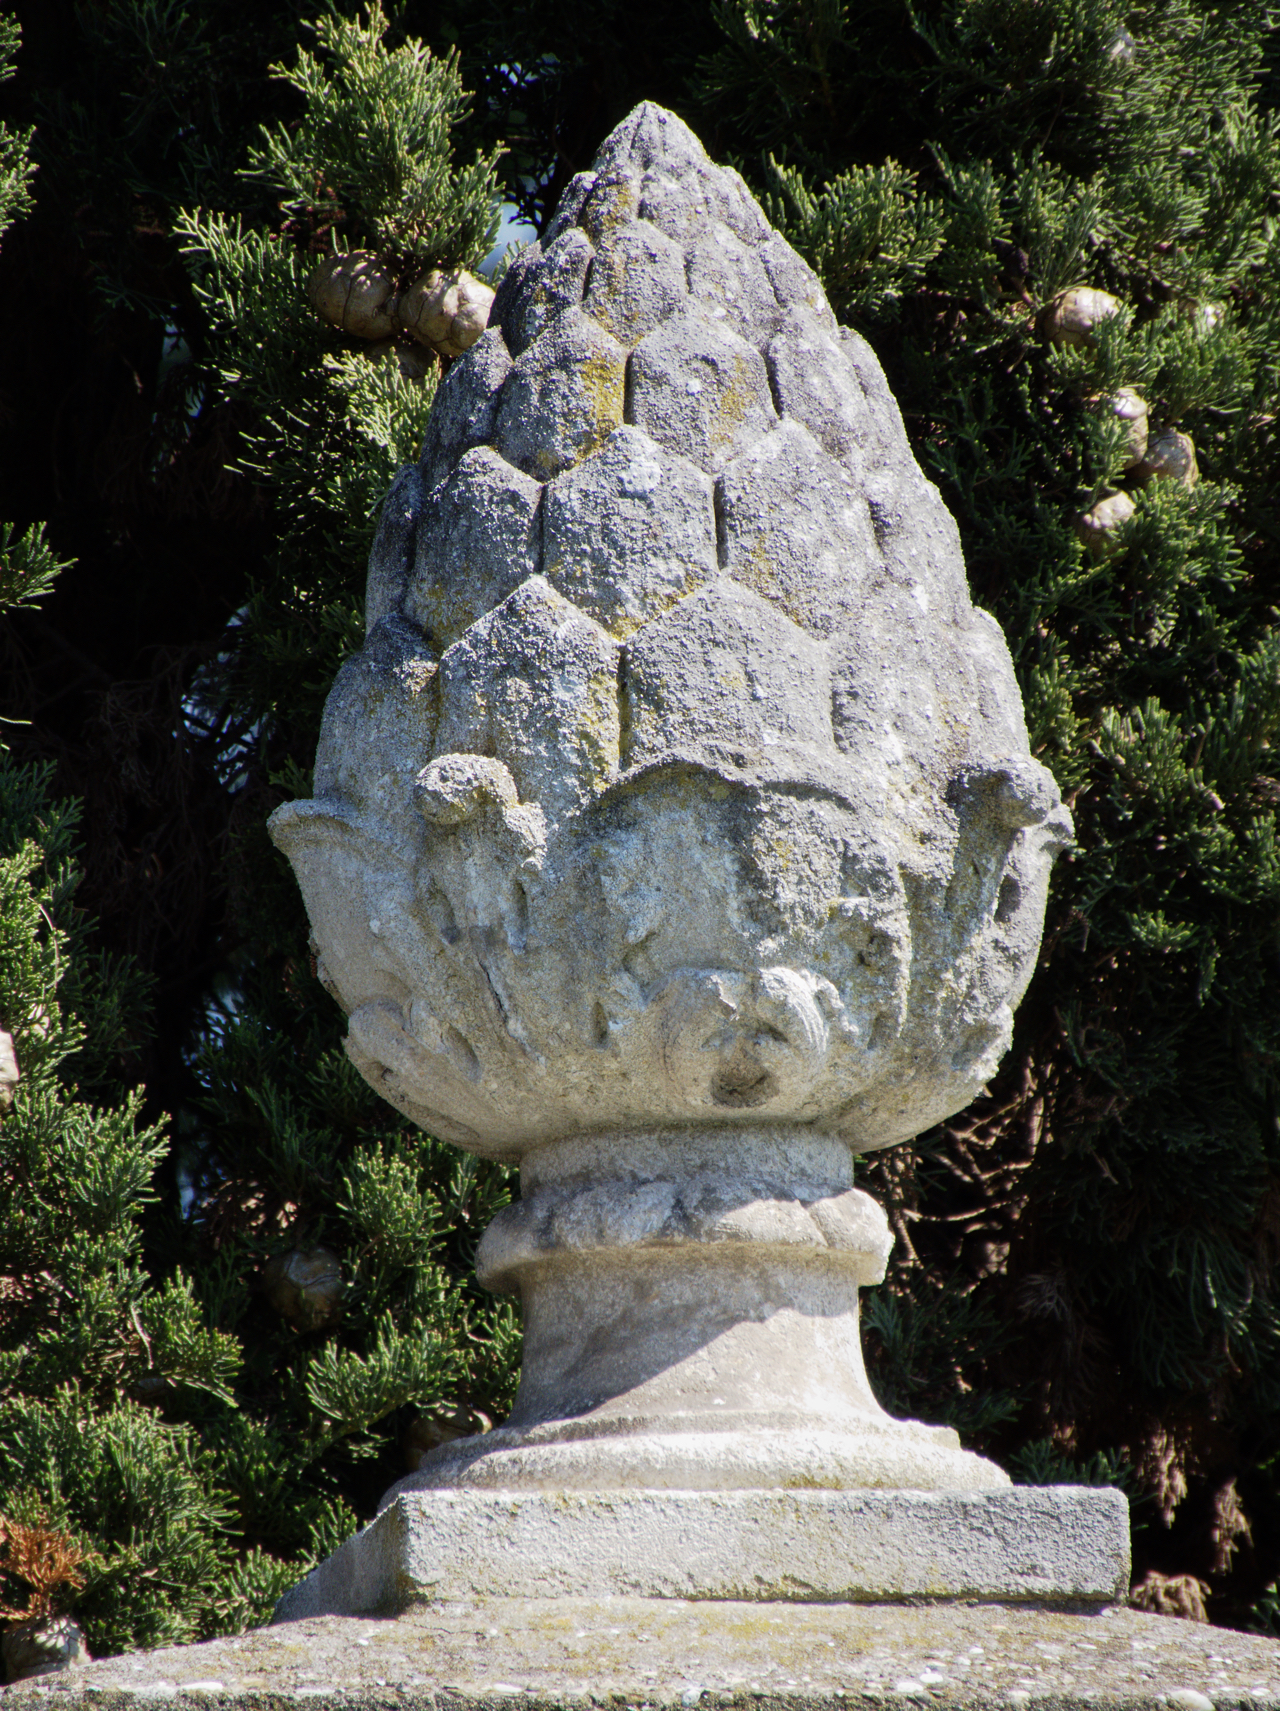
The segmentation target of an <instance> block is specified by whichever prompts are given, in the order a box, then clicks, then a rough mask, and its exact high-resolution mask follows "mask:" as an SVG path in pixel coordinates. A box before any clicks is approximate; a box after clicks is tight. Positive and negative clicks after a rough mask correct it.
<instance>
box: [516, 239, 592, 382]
mask: <svg viewBox="0 0 1280 1711" xmlns="http://www.w3.org/2000/svg"><path fill="white" fill-rule="evenodd" d="M594 254H595V251H594V250H593V249H592V247H591V242H590V240H589V239H588V237H587V235H586V233H585V232H583V231H580V230H579V228H578V227H577V226H569V227H568V228H566V230H565V231H563V232H562V233H561V234H560V236H559V237H558V238H556V239H555V240H554V241H553V242H550V243H547V244H544V245H543V246H542V248H541V250H540V253H539V255H538V257H537V263H538V265H537V266H536V267H533V266H529V267H526V268H522V269H521V272H520V274H519V276H518V277H519V279H520V287H519V289H518V290H513V291H512V292H511V293H510V295H509V298H508V300H507V301H506V302H504V303H503V305H502V323H501V324H502V332H503V336H504V337H505V339H506V341H507V349H508V350H509V351H510V352H511V354H512V356H519V355H520V353H521V352H522V351H524V350H526V349H527V348H528V347H529V346H530V345H531V344H532V343H533V341H534V340H535V339H536V338H537V336H538V334H539V333H540V332H541V331H542V330H543V328H544V327H546V326H547V325H548V324H549V323H550V322H551V321H553V320H554V319H555V317H556V316H557V315H559V314H560V313H561V312H562V311H563V310H565V309H576V308H577V307H578V305H579V304H580V303H581V302H582V292H583V287H584V284H585V282H586V277H587V270H588V268H589V267H590V266H591V261H592V257H593V256H594Z"/></svg>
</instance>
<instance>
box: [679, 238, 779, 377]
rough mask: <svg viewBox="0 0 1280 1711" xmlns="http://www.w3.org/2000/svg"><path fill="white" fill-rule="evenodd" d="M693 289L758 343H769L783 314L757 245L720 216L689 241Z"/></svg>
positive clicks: (738, 330)
mask: <svg viewBox="0 0 1280 1711" xmlns="http://www.w3.org/2000/svg"><path fill="white" fill-rule="evenodd" d="M689 293H690V295H691V296H692V297H693V298H695V299H696V300H697V301H698V302H699V303H701V304H703V305H704V306H705V308H706V309H707V311H708V312H709V313H710V314H711V316H712V317H713V319H715V320H723V321H724V322H725V323H726V325H728V326H730V327H732V328H733V330H734V332H735V333H738V334H740V335H741V336H742V337H743V338H744V339H747V340H749V341H750V342H751V343H752V344H753V345H756V346H762V345H765V344H767V343H768V341H769V339H770V337H771V336H772V334H773V332H774V331H775V329H776V328H777V327H778V326H779V325H780V324H781V322H782V319H783V310H782V308H781V306H780V304H779V303H778V299H777V297H776V296H775V295H774V290H773V286H772V285H771V284H770V283H769V275H768V274H767V273H766V272H765V269H764V263H763V262H762V261H761V260H760V257H759V255H758V254H757V252H756V250H755V249H753V248H751V247H749V246H748V245H747V244H744V243H743V241H742V239H741V238H738V237H735V236H734V234H733V233H732V232H731V231H730V230H729V228H728V226H726V225H724V224H722V223H721V222H720V221H716V222H715V224H714V225H712V227H711V229H710V231H709V232H706V233H705V234H704V235H703V236H702V237H701V238H700V239H698V240H697V241H696V242H694V243H692V244H690V246H689Z"/></svg>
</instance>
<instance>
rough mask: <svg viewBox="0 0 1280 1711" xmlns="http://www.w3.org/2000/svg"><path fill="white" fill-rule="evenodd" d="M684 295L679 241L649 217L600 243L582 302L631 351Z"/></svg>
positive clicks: (685, 289) (673, 310)
mask: <svg viewBox="0 0 1280 1711" xmlns="http://www.w3.org/2000/svg"><path fill="white" fill-rule="evenodd" d="M688 295H689V283H688V280H687V278H686V275H685V263H684V251H683V250H682V249H681V248H680V245H679V244H676V243H673V242H672V241H671V239H670V238H668V237H664V236H663V234H662V233H661V232H660V231H659V230H658V228H657V227H656V226H651V225H650V224H649V222H648V221H647V220H636V221H633V222H632V223H630V224H628V225H622V226H619V227H618V228H617V230H616V231H613V232H611V233H609V235H608V236H607V237H606V238H605V239H603V241H602V242H601V245H600V248H599V250H598V251H597V252H596V259H595V264H594V266H593V267H592V269H591V283H590V285H589V287H588V289H587V295H586V299H585V302H584V307H585V308H586V310H587V312H588V313H589V314H591V315H593V316H594V317H595V319H596V320H597V321H599V323H600V325H601V326H602V327H603V328H604V329H605V331H606V332H609V333H612V334H613V336H614V338H615V339H617V340H618V341H619V342H620V343H621V344H624V345H626V347H627V348H628V350H629V349H630V348H631V347H632V346H633V345H637V344H639V342H640V340H641V339H642V338H644V336H645V334H646V333H650V332H652V331H653V329H654V328H655V327H657V326H659V325H661V323H662V322H663V321H665V320H666V318H667V317H668V315H672V314H674V313H675V311H676V310H677V309H678V308H679V307H680V305H681V304H682V303H683V302H684V300H685V298H686V297H687V296H688Z"/></svg>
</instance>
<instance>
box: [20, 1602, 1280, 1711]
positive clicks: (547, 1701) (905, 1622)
mask: <svg viewBox="0 0 1280 1711" xmlns="http://www.w3.org/2000/svg"><path fill="white" fill-rule="evenodd" d="M104 1694H105V1695H111V1694H128V1695H129V1698H130V1700H131V1701H132V1700H134V1699H135V1698H137V1699H144V1698H145V1700H146V1701H147V1702H148V1703H151V1704H159V1705H167V1704H181V1705H185V1706H192V1705H196V1704H209V1703H210V1702H213V1703H215V1704H219V1705H226V1706H236V1707H241V1706H243V1707H245V1708H246V1711H248V1708H249V1707H258V1706H262V1705H263V1704H274V1705H288V1706H293V1705H297V1706H302V1705H304V1704H305V1705H307V1706H309V1707H312V1708H317V1707H319V1708H327V1707H330V1706H333V1707H338V1706H341V1707H344V1711H364V1708H365V1707H371V1708H372V1707H375V1706H376V1707H379V1708H381V1707H390V1706H393V1705H408V1706H414V1707H421V1708H422V1711H440V1708H442V1707H446V1706H447V1707H449V1708H450V1711H493V1708H494V1707H496V1706H502V1707H507V1706H511V1707H514V1706H517V1705H536V1706H539V1707H547V1708H550V1707H560V1706H564V1707H569V1706H578V1707H581V1706H582V1705H583V1704H584V1703H585V1704H591V1703H595V1702H601V1703H604V1704H608V1703H610V1702H613V1703H616V1704H620V1705H621V1704H625V1705H631V1706H642V1705H651V1706H654V1707H663V1708H665V1707H668V1706H670V1707H672V1708H673V1711H674V1708H676V1707H681V1708H684V1711H687V1708H688V1707H690V1706H694V1705H698V1704H701V1705H702V1706H703V1707H711V1706H714V1705H723V1706H734V1707H738V1708H739V1711H757V1708H758V1711H784V1708H785V1711H843V1708H844V1707H847V1706H848V1705H849V1703H850V1702H851V1701H852V1702H854V1703H857V1702H859V1701H861V1703H862V1704H864V1705H872V1704H883V1705H885V1706H886V1707H887V1708H888V1711H913V1708H918V1707H919V1706H920V1705H921V1704H924V1703H929V1704H932V1705H934V1706H937V1707H939V1708H940V1711H1010V1708H1011V1707H1021V1706H1028V1705H1033V1706H1039V1707H1043V1708H1045V1711H1048V1708H1050V1707H1055V1708H1063V1711H1075V1708H1076V1707H1080V1708H1082V1711H1083V1707H1086V1706H1090V1707H1102V1708H1103V1711H1121V1708H1122V1707H1123V1708H1124V1711H1158V1707H1162V1706H1167V1705H1174V1706H1177V1707H1178V1711H1204V1705H1203V1704H1202V1703H1201V1701H1202V1700H1204V1701H1207V1702H1208V1703H1209V1704H1210V1705H1216V1706H1217V1707H1218V1708H1219V1711H1235V1708H1237V1707H1239V1708H1240V1711H1246V1708H1248V1711H1254V1708H1257V1711H1267V1708H1268V1707H1274V1706H1275V1705H1277V1704H1280V1642H1277V1641H1276V1640H1273V1639H1267V1638H1264V1637H1263V1636H1262V1635H1260V1634H1242V1633H1235V1632H1232V1631H1230V1630H1225V1629H1222V1628H1211V1627H1208V1626H1207V1625H1206V1624H1204V1623H1200V1622H1182V1621H1177V1620H1175V1619H1174V1618H1173V1617H1170V1616H1149V1615H1146V1614H1145V1613H1143V1612H1140V1611H1137V1610H1125V1609H1116V1608H1111V1607H1108V1608H1104V1609H1102V1610H1100V1611H1090V1612H1087V1613H1086V1612H1083V1611H1072V1610H1054V1609H1045V1608H1044V1607H1042V1606H1041V1607H1036V1606H1030V1607H1029V1606H1027V1605H1019V1604H1000V1603H979V1602H975V1601H970V1602H952V1603H949V1604H941V1605H938V1604H928V1603H909V1604H875V1603H867V1604H796V1603H785V1604H767V1603H765V1604H762V1603H758V1602H751V1603H738V1602H733V1601H709V1600H700V1601H691V1600H688V1599H652V1598H622V1597H613V1598H608V1597H606V1598H597V1597H591V1598H563V1599H559V1598H558V1599H550V1598H533V1599H531V1598H522V1597H520V1596H517V1595H512V1596H509V1597H503V1598H485V1599H479V1600H474V1599H466V1600H459V1601H457V1602H452V1603H450V1602H444V1601H441V1602H440V1603H437V1604H433V1605H430V1606H420V1607H418V1608H417V1609H414V1610H411V1611H410V1612H408V1613H407V1614H406V1615H404V1616H402V1617H400V1618H399V1619H398V1620H389V1621H379V1620H374V1619H371V1618H369V1617H355V1616H347V1617H343V1616H328V1617H313V1618H310V1619H308V1620H302V1621H297V1622H285V1623H280V1624H277V1625H276V1626H274V1627H270V1628H259V1629H257V1630H256V1631H254V1632H253V1633H250V1634H244V1635H239V1636H236V1637H234V1638H228V1639H221V1640H208V1641H206V1642H205V1643H204V1644H203V1645H197V1646H169V1647H164V1648H161V1649H160V1650H157V1651H153V1652H142V1653H138V1652H134V1653H130V1654H127V1655H126V1656H124V1657H115V1658H106V1659H103V1660H102V1661H101V1662H99V1663H94V1664H90V1665H89V1666H88V1667H87V1668H86V1669H83V1670H75V1671H71V1672H68V1673H67V1674H65V1675H60V1676H53V1677H45V1678H43V1680H41V1681H36V1682H31V1683H23V1684H22V1685H21V1686H20V1687H19V1688H18V1689H16V1690H15V1693H14V1697H15V1702H16V1703H20V1704H30V1703H48V1704H54V1705H57V1706H58V1707H59V1711H81V1707H88V1706H90V1705H95V1706H101V1705H102V1704H103V1702H104Z"/></svg>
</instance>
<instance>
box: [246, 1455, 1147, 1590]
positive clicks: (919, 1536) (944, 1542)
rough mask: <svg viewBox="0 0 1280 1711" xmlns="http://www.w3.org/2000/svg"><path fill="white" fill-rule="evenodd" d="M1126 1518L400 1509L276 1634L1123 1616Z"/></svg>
mask: <svg viewBox="0 0 1280 1711" xmlns="http://www.w3.org/2000/svg"><path fill="white" fill-rule="evenodd" d="M1128 1580H1129V1506H1128V1503H1127V1501H1126V1499H1125V1497H1124V1496H1123V1494H1122V1493H1121V1492H1119V1491H1113V1490H1110V1489H1105V1488H1098V1487H1094V1486H1072V1485H1053V1486H1014V1487H1012V1488H1010V1489H1008V1490H1004V1491H875V1490H860V1491H812V1490H798V1491H604V1492H584V1491H557V1492H539V1491H533V1492H519V1493H517V1492H486V1491H467V1490H465V1489H461V1490H460V1489H453V1490H447V1491H422V1492H402V1493H401V1495H400V1496H398V1497H397V1498H396V1499H395V1500H394V1501H393V1502H392V1503H391V1504H389V1505H388V1507H387V1508H386V1509H384V1510H383V1512H382V1514H381V1515H379V1516H378V1518H377V1520H375V1521H374V1522H373V1523H372V1524H371V1525H370V1526H368V1527H366V1528H365V1529H364V1530H363V1532H360V1533H358V1534H357V1535H356V1536H355V1538H353V1539H349V1540H348V1541H347V1543H346V1544H345V1545H343V1546H342V1547H341V1548H340V1549H339V1550H337V1551H335V1552H334V1554H333V1555H332V1556H331V1557H329V1558H328V1559H327V1560H326V1561H325V1562H323V1563H321V1564H320V1565H319V1567H318V1568H316V1569H314V1570H313V1571H312V1573H311V1574H310V1575H308V1576H307V1578H306V1580H304V1581H303V1582H302V1583H301V1584H300V1585H298V1586H296V1587H294V1588H293V1589H292V1590H291V1591H290V1592H288V1593H286V1594H285V1596H284V1597H283V1598H282V1599H281V1600H280V1603H279V1605H278V1606H277V1608H276V1614H275V1620H276V1621H277V1622H288V1621H297V1620H299V1619H301V1618H304V1617H310V1616H327V1615H338V1616H362V1615H396V1614H399V1613H400V1612H401V1611H404V1610H407V1609H409V1608H411V1607H412V1606H413V1605H414V1604H416V1603H420V1602H423V1601H440V1600H446V1601H447V1600H452V1599H469V1598H503V1597H513V1596H514V1597H523V1598H575V1597H589V1596H591V1595H593V1594H597V1595H614V1596H623V1597H641V1598H653V1599H667V1598H688V1599H721V1600H735V1601H751V1602H769V1601H777V1600H785V1601H795V1602H798V1603H824V1602H838V1603H844V1602H852V1603H861V1602H865V1601H868V1600H875V1599H899V1598H975V1597H976V1598H989V1599H1008V1600H1030V1601H1036V1602H1058V1603H1062V1602H1089V1601H1092V1602H1095V1603H1102V1602H1113V1601H1115V1600H1116V1599H1117V1598H1123V1596H1124V1594H1125V1590H1126V1589H1127V1586H1128Z"/></svg>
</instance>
